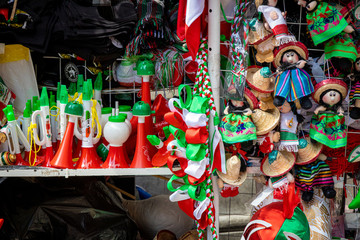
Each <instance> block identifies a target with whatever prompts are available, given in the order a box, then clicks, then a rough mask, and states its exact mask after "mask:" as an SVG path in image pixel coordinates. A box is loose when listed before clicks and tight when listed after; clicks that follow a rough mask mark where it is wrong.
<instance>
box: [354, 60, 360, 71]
mask: <svg viewBox="0 0 360 240" xmlns="http://www.w3.org/2000/svg"><path fill="white" fill-rule="evenodd" d="M355 70H356V72H360V59H359V60H357V61H356V62H355Z"/></svg>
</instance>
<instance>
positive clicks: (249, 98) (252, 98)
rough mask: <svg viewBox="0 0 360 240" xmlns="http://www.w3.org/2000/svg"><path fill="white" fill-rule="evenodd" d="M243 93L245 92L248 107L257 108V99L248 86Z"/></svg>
mask: <svg viewBox="0 0 360 240" xmlns="http://www.w3.org/2000/svg"><path fill="white" fill-rule="evenodd" d="M244 93H245V94H244V97H245V99H246V101H247V102H248V103H249V105H250V109H251V110H254V109H257V108H259V101H258V100H257V98H256V97H255V95H254V94H253V93H252V92H251V91H250V90H249V89H248V88H245V90H244Z"/></svg>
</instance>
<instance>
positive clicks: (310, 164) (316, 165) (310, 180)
mask: <svg viewBox="0 0 360 240" xmlns="http://www.w3.org/2000/svg"><path fill="white" fill-rule="evenodd" d="M322 147H323V145H322V144H321V143H315V144H314V143H312V142H311V141H310V139H309V138H306V139H304V138H302V139H300V140H299V151H298V156H297V158H296V162H295V164H296V165H295V183H296V186H297V187H298V188H299V189H300V190H301V191H302V197H301V198H302V200H304V201H305V202H309V201H310V200H311V199H312V198H313V195H314V188H315V187H321V188H322V191H323V193H324V196H325V197H326V198H334V197H335V195H336V191H335V189H334V180H333V178H332V174H331V171H330V167H329V165H327V164H326V163H325V162H324V160H326V156H325V155H324V154H321V150H322Z"/></svg>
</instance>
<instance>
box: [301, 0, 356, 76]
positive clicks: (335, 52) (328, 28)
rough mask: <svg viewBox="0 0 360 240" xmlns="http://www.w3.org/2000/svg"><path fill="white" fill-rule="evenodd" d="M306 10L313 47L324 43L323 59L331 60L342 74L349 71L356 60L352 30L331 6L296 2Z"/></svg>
mask: <svg viewBox="0 0 360 240" xmlns="http://www.w3.org/2000/svg"><path fill="white" fill-rule="evenodd" d="M298 4H299V5H301V6H302V7H304V8H306V11H307V14H306V22H307V26H308V30H309V32H310V36H311V38H312V40H313V42H314V44H315V46H317V45H319V44H321V43H324V44H325V45H324V50H325V59H332V62H334V63H335V62H336V63H338V64H336V66H337V67H339V69H340V70H341V71H342V72H347V71H349V69H351V65H352V63H353V62H354V61H355V60H356V56H357V52H356V47H355V45H354V43H353V41H352V39H351V35H350V33H352V32H354V28H353V27H352V26H350V25H349V24H348V22H347V21H346V19H345V18H344V16H343V15H342V14H341V13H340V12H339V11H338V10H337V9H336V8H335V7H334V6H332V5H330V4H328V3H326V2H320V1H318V0H298Z"/></svg>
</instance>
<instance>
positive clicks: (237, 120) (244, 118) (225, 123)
mask: <svg viewBox="0 0 360 240" xmlns="http://www.w3.org/2000/svg"><path fill="white" fill-rule="evenodd" d="M244 96H245V98H244V100H243V101H238V100H229V102H228V106H227V107H226V108H225V110H224V114H225V116H224V117H223V119H222V120H221V123H220V127H219V129H220V134H221V136H222V139H223V141H224V142H225V143H229V144H233V143H239V142H240V143H241V147H242V149H243V150H245V151H246V150H249V149H250V148H251V147H252V146H253V140H256V128H255V125H254V123H253V122H252V120H251V115H252V110H253V109H254V108H257V107H258V101H257V99H256V97H255V96H254V94H252V92H251V91H250V90H249V89H247V88H245V94H244Z"/></svg>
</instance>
